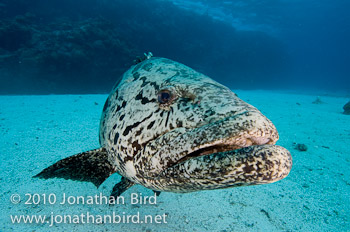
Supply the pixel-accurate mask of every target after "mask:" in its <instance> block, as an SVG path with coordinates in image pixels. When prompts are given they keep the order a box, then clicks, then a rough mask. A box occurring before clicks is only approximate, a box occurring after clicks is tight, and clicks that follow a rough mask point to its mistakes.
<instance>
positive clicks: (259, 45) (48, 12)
mask: <svg viewBox="0 0 350 232" xmlns="http://www.w3.org/2000/svg"><path fill="white" fill-rule="evenodd" d="M349 9H350V2H349V1H346V0H343V1H342V0H337V1H330V0H320V1H313V0H309V1H302V0H297V1H288V0H272V1H261V0H247V1H215V0H202V1H181V0H174V1H170V0H169V1H165V0H163V1H159V0H147V1H141V0H128V1H122V0H84V1H79V0H77V1H69V0H51V1H45V0H33V1H30V2H29V1H25V0H1V1H0V73H1V86H0V93H1V94H51V93H108V92H109V91H110V89H111V86H113V84H114V83H115V81H116V79H118V78H119V76H120V75H121V74H122V73H123V72H124V71H125V70H126V69H127V68H128V67H129V66H130V65H131V64H133V60H134V59H135V57H136V56H139V55H141V54H143V53H144V52H148V51H151V52H152V53H153V54H154V56H158V57H167V58H170V59H173V60H176V61H178V62H181V63H184V64H186V65H188V66H190V67H192V68H194V69H195V70H197V71H201V72H203V73H204V74H207V75H209V76H210V77H212V78H213V79H215V80H217V81H219V82H221V83H223V84H225V85H227V86H229V87H230V88H234V89H275V88H278V89H281V88H282V89H290V88H292V89H296V88H297V89H304V88H309V89H316V90H317V89H326V90H332V91H337V90H343V91H346V92H347V93H349V89H350V78H349V77H350V64H349V62H350V45H349V41H350V16H349Z"/></svg>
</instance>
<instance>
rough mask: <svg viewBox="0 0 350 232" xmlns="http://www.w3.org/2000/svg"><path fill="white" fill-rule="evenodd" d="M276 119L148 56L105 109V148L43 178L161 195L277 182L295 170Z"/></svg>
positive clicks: (44, 173)
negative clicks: (109, 183) (108, 183)
mask: <svg viewBox="0 0 350 232" xmlns="http://www.w3.org/2000/svg"><path fill="white" fill-rule="evenodd" d="M278 138H279V136H278V132H277V130H276V128H275V126H274V125H273V124H272V122H271V121H270V120H269V119H267V118H266V117H265V116H264V115H263V114H262V113H261V112H260V111H259V110H257V109H256V108H255V107H253V106H252V105H250V104H248V103H246V102H244V101H242V100H241V99H239V98H238V97H237V95H236V94H235V93H233V92H232V91H231V90H230V89H228V88H227V87H225V86H223V85H221V84H219V83H217V82H216V81H214V80H212V79H211V78H209V77H207V76H205V75H203V74H201V73H199V72H196V71H195V70H193V69H191V68H189V67H187V66H185V65H183V64H180V63H177V62H174V61H172V60H169V59H165V58H155V57H151V54H150V53H149V54H147V55H146V54H145V56H144V58H139V59H138V61H137V64H135V65H134V66H132V67H131V68H130V69H129V70H128V71H127V72H125V73H124V75H123V76H122V78H121V80H120V81H119V82H118V83H117V84H116V85H115V86H114V88H113V90H112V92H111V93H110V95H109V97H108V98H107V100H106V103H105V105H104V107H103V112H102V117H101V122H100V133H99V141H100V148H97V149H95V150H91V151H86V152H83V153H80V154H77V155H73V156H70V157H68V158H65V159H63V160H60V161H58V162H57V163H55V164H53V165H52V166H50V167H48V168H46V169H44V170H43V171H42V172H40V173H39V174H37V175H36V176H35V177H38V178H44V179H48V178H54V177H57V178H64V179H71V180H77V181H89V182H92V183H93V184H95V185H96V186H97V187H99V186H100V185H101V184H102V183H103V182H104V181H105V180H106V179H107V178H108V177H109V176H110V175H112V174H113V173H119V174H120V175H121V176H122V178H121V181H120V182H119V183H117V184H116V185H115V186H114V188H113V190H112V193H111V196H114V197H116V196H119V195H120V194H122V193H123V192H124V191H125V190H127V189H128V188H130V187H131V186H133V185H134V184H141V185H143V186H145V187H147V188H149V189H152V190H153V191H154V192H155V193H157V194H159V193H160V192H161V191H166V192H178V193H186V192H193V191H199V190H210V189H223V188H229V187H237V186H247V185H258V184H266V183H272V182H275V181H278V180H281V179H283V178H285V177H286V176H287V175H288V174H289V172H290V170H291V167H292V158H291V155H290V153H289V152H288V151H287V150H286V149H285V148H283V147H280V146H277V145H274V144H275V143H276V141H277V140H278Z"/></svg>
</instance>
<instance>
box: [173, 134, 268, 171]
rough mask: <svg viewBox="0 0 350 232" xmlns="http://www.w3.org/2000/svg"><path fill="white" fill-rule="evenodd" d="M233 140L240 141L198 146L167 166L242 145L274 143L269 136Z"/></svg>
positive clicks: (240, 147)
mask: <svg viewBox="0 0 350 232" xmlns="http://www.w3.org/2000/svg"><path fill="white" fill-rule="evenodd" d="M235 141H240V145H237V144H224V143H223V144H215V145H209V146H207V147H204V148H200V149H198V150H195V151H193V152H190V153H188V154H187V155H186V156H184V157H182V158H181V159H179V160H178V161H177V162H175V163H173V164H171V165H169V166H168V167H167V168H172V167H173V166H176V165H178V164H181V163H183V162H185V161H187V160H189V159H193V158H196V157H199V156H206V155H212V154H217V153H223V152H234V151H236V150H239V149H242V148H244V147H250V146H261V145H265V144H274V140H271V139H270V138H266V137H259V138H257V137H250V138H244V139H243V138H240V139H239V140H238V139H235Z"/></svg>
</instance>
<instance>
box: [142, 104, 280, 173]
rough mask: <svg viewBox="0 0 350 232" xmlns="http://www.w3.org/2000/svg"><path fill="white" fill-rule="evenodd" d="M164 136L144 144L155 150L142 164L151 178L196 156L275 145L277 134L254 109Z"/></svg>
mask: <svg viewBox="0 0 350 232" xmlns="http://www.w3.org/2000/svg"><path fill="white" fill-rule="evenodd" d="M165 137H166V135H165V136H163V137H162V138H158V139H157V140H154V141H152V143H150V144H149V145H148V146H150V147H151V146H153V147H156V146H158V147H159V149H158V150H157V151H156V153H155V154H152V155H150V156H149V157H150V159H149V160H148V161H147V162H145V163H146V166H145V167H144V168H145V169H144V170H145V172H144V173H145V175H148V176H149V177H151V178H152V177H157V176H158V175H159V174H160V173H161V172H163V171H164V170H166V169H169V168H172V167H174V166H176V165H178V164H181V163H183V162H186V161H187V160H190V159H193V158H196V157H200V156H207V155H212V154H216V153H223V152H228V151H235V150H238V149H242V148H245V147H249V146H256V145H265V144H275V143H276V141H277V140H278V138H279V135H278V133H277V130H276V128H275V126H274V125H273V124H272V122H271V121H270V120H269V119H267V118H266V117H265V116H264V115H262V114H261V113H260V111H258V110H256V111H244V112H242V113H239V114H235V115H232V116H229V117H226V118H224V119H221V120H218V121H216V122H213V123H210V124H205V125H203V126H201V127H198V128H194V129H191V130H187V131H185V132H183V133H179V134H176V136H175V137H171V138H169V139H167V138H165ZM164 141H166V142H164ZM162 142H163V143H162ZM159 144H161V146H160V145H159Z"/></svg>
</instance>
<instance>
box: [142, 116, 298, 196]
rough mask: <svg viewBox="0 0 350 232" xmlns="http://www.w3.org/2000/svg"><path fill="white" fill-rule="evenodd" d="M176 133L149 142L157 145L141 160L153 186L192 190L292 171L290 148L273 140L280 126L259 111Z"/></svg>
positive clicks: (274, 177)
mask: <svg viewBox="0 0 350 232" xmlns="http://www.w3.org/2000/svg"><path fill="white" fill-rule="evenodd" d="M175 135H176V136H174V137H170V138H169V139H166V138H165V137H162V138H159V140H158V141H157V140H155V141H153V144H151V145H152V146H154V147H155V146H156V144H158V148H159V149H158V150H157V152H156V153H154V154H152V155H151V156H150V159H149V160H148V161H147V162H143V164H145V166H143V177H144V178H147V179H148V180H149V181H150V182H153V183H157V184H156V185H155V186H152V185H149V186H148V187H150V188H153V189H155V190H157V189H158V190H161V191H171V192H192V191H198V190H209V189H220V188H228V187H234V186H243V185H256V184H265V183H272V182H275V181H278V180H280V179H283V178H284V177H286V176H287V175H288V174H289V172H290V170H291V166H292V158H291V155H290V153H289V151H287V150H286V149H285V148H283V147H280V146H277V145H275V143H276V141H277V140H278V138H279V135H278V133H277V130H276V128H275V126H274V125H273V124H272V122H271V121H270V120H269V119H267V118H266V117H265V116H264V115H262V114H261V113H260V112H259V111H246V112H242V113H240V114H236V115H233V116H230V117H226V118H224V119H222V120H218V121H216V122H214V123H210V124H206V125H203V126H201V127H198V128H194V129H191V130H187V131H185V132H183V133H176V134H175ZM161 141H163V144H161ZM164 141H165V142H164ZM157 186H161V188H159V187H157Z"/></svg>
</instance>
